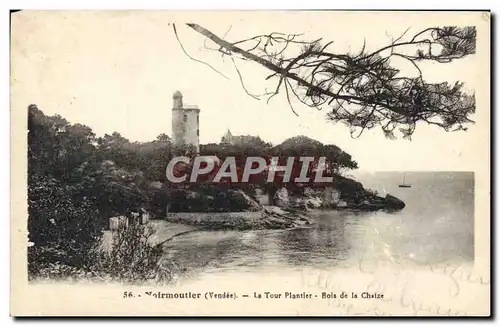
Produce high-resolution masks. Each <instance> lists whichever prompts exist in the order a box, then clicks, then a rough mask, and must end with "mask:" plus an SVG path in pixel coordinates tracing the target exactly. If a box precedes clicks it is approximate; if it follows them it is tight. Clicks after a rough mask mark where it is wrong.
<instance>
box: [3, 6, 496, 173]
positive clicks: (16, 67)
mask: <svg viewBox="0 0 500 326" xmlns="http://www.w3.org/2000/svg"><path fill="white" fill-rule="evenodd" d="M424 18H425V19H424ZM190 21H192V22H196V23H198V24H200V25H202V26H204V27H206V28H207V29H209V30H211V31H213V32H214V33H215V34H217V35H219V36H223V35H224V34H225V33H226V32H227V31H228V29H229V27H230V26H231V29H230V31H229V32H228V33H227V35H226V39H227V40H230V41H231V40H238V39H241V38H246V37H251V36H254V35H257V34H261V33H266V34H267V33H269V32H272V31H281V32H286V33H304V34H305V35H304V37H305V38H307V39H315V38H320V37H322V38H323V39H324V40H327V41H330V40H334V41H335V43H334V45H333V48H332V49H333V51H338V52H348V51H353V52H355V51H357V50H359V49H360V47H361V46H362V44H363V42H364V40H366V44H367V48H368V49H375V48H377V47H380V46H383V45H386V44H387V43H388V42H390V40H391V36H392V37H397V36H399V35H400V34H401V33H402V32H404V31H405V30H406V29H407V28H409V27H410V28H411V29H410V30H409V32H408V35H411V34H412V33H415V32H418V31H419V30H422V29H425V28H427V27H431V26H443V25H450V24H451V25H462V26H464V25H471V24H472V25H477V26H478V42H481V44H484V43H485V40H487V39H488V38H489V35H485V33H488V28H489V27H488V25H487V22H486V21H485V20H483V19H482V17H481V14H480V13H473V14H470V13H469V14H468V13H448V14H446V15H444V14H442V13H428V14H426V13H418V12H417V13H392V14H390V13H371V14H369V13H355V12H351V13H347V14H346V13H338V12H337V13H333V12H326V11H323V12H306V13H304V12H285V13H278V12H269V13H257V12H252V13H250V12H247V13H242V12H240V13H229V12H226V13H208V12H207V13H188V14H186V13H184V14H180V13H173V12H167V11H157V12H147V11H144V12H141V11H135V12H134V11H131V12H85V11H82V12H29V11H28V12H20V13H16V14H14V15H13V18H12V33H13V34H12V63H11V69H12V109H23V107H24V108H26V107H27V105H29V104H31V103H35V104H37V105H38V106H39V108H41V109H42V110H43V111H44V112H45V113H46V114H49V115H52V114H56V113H57V114H60V115H62V116H63V117H65V118H66V119H68V120H69V121H70V122H72V123H82V124H85V125H88V126H89V127H91V128H92V129H93V130H94V132H95V133H96V134H97V135H103V134H105V133H112V132H114V131H117V132H119V133H120V134H122V135H123V136H125V137H127V138H128V139H130V140H132V141H149V140H153V139H155V138H156V136H157V135H159V134H160V133H166V134H168V135H170V134H171V108H172V95H173V93H174V92H175V91H176V90H179V91H181V92H182V93H183V95H184V102H185V103H187V104H196V105H198V106H199V107H200V109H201V113H200V140H201V143H208V142H219V141H220V138H221V137H222V136H223V134H224V133H225V132H226V130H227V129H228V128H230V129H231V131H232V133H233V134H234V135H240V134H251V135H259V136H261V138H263V139H264V140H266V141H270V142H272V143H274V144H276V143H279V142H281V141H283V140H284V139H286V138H288V137H292V136H296V135H306V136H309V137H311V138H314V139H317V140H319V141H321V142H323V143H327V144H336V145H338V146H339V147H341V148H342V149H344V150H345V151H347V152H348V153H350V154H352V156H353V158H354V159H355V160H356V161H358V163H359V166H360V168H361V169H363V170H472V169H473V168H472V165H473V162H474V158H475V155H476V154H475V146H474V144H475V143H476V142H477V141H478V140H479V139H480V138H484V141H488V139H487V138H486V137H489V133H484V128H488V126H486V125H484V124H481V123H478V124H476V125H475V126H471V128H470V130H469V131H468V132H460V133H446V132H444V131H442V130H439V129H437V128H436V127H431V126H426V125H418V127H417V130H416V132H415V134H414V136H413V140H412V141H408V140H402V139H401V140H388V139H386V138H385V137H384V136H383V134H382V132H381V131H380V130H379V129H377V130H372V131H369V132H365V133H364V134H363V136H362V137H361V138H359V139H352V138H351V137H350V134H349V130H348V128H347V127H345V126H343V125H340V124H338V125H335V124H332V123H330V122H327V121H326V120H325V112H320V111H317V110H314V109H311V108H308V107H304V106H300V105H299V104H298V103H297V104H295V109H296V111H297V113H298V114H299V117H297V116H295V115H294V114H293V113H292V111H291V110H290V107H289V106H288V104H287V102H286V97H285V96H284V94H280V95H278V96H276V97H275V98H274V99H273V100H271V102H270V103H269V104H267V103H266V101H265V100H260V101H258V100H255V99H253V98H252V97H250V96H248V95H247V94H246V93H245V91H244V90H243V88H242V87H241V84H240V81H239V77H238V74H237V72H236V70H235V69H234V66H233V64H232V62H231V60H229V59H228V58H226V59H224V61H222V59H221V56H220V54H217V53H213V52H210V51H207V50H204V49H202V48H203V44H204V38H203V37H201V36H200V35H199V34H197V33H195V32H194V31H192V30H190V29H189V28H187V27H186V26H185V25H182V23H183V22H190ZM173 22H175V23H177V26H178V33H179V37H180V38H181V41H182V43H183V45H184V46H185V48H186V51H187V52H188V53H189V54H190V55H192V56H193V57H195V58H197V59H200V60H204V61H206V62H209V63H210V64H211V65H213V66H214V67H216V68H217V69H218V70H220V71H221V72H222V73H224V74H225V75H226V76H227V77H228V78H229V79H228V80H227V79H225V78H224V77H222V76H220V75H219V74H217V73H216V72H214V71H213V70H211V69H210V68H209V67H207V66H205V65H203V64H200V63H198V62H195V61H193V60H191V59H189V58H188V57H187V56H186V55H185V54H184V52H183V51H182V49H181V48H180V46H179V44H178V42H177V40H176V39H175V35H174V33H173V31H172V27H171V23H173ZM169 24H170V25H169ZM481 33H483V34H481ZM207 45H210V44H209V43H207ZM486 50H487V51H488V52H489V48H488V47H485V46H478V55H476V56H472V57H469V58H466V59H462V60H460V61H457V62H455V63H452V64H441V65H439V64H434V65H433V64H426V65H424V66H423V72H424V77H425V78H426V80H427V81H430V82H439V81H445V80H448V81H455V80H461V81H464V82H465V83H466V87H467V88H468V89H475V90H476V93H477V91H478V87H479V86H481V87H483V88H484V87H489V84H488V83H489V66H488V65H487V63H485V62H484V58H485V56H486V58H487V53H486ZM481 57H482V58H483V60H480V58H481ZM238 67H239V69H240V71H241V73H242V75H243V77H244V81H245V85H246V87H247V89H248V90H249V91H250V92H252V93H256V94H258V93H262V92H263V91H264V90H265V88H266V87H268V88H269V89H274V88H273V86H274V87H276V79H273V80H269V81H267V82H266V81H264V78H265V77H266V76H267V75H268V74H269V73H268V72H267V71H265V70H264V69H263V68H260V67H259V66H257V65H256V64H248V63H240V62H238ZM400 68H401V69H403V71H405V69H406V71H408V73H409V74H411V71H412V67H410V66H408V67H405V66H401V67H400ZM477 94H479V93H477ZM488 103H489V102H488V101H487V99H485V100H483V101H481V100H478V105H477V111H478V115H480V114H481V113H480V112H483V113H484V112H487V111H488V110H489V106H488ZM473 119H476V121H477V119H478V117H477V116H475V117H473ZM481 119H482V118H481V116H480V117H479V120H481ZM481 121H485V120H484V119H483V120H481ZM481 129H483V131H481ZM476 144H477V143H476Z"/></svg>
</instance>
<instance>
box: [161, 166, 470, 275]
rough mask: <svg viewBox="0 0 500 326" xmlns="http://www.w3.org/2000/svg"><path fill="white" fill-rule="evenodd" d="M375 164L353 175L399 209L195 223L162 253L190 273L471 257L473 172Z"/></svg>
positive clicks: (433, 261)
mask: <svg viewBox="0 0 500 326" xmlns="http://www.w3.org/2000/svg"><path fill="white" fill-rule="evenodd" d="M405 176H406V177H405V178H406V183H409V184H411V185H412V187H411V188H399V187H398V185H399V184H400V183H401V182H402V180H403V173H400V172H383V173H374V174H361V175H358V176H357V177H356V179H357V180H359V181H361V182H362V183H363V184H364V185H365V187H366V188H370V189H374V190H377V191H378V192H379V194H381V195H384V194H385V193H390V194H392V195H394V196H396V197H398V198H400V199H402V200H403V201H404V202H405V203H406V207H405V208H404V209H403V210H402V211H399V212H395V213H387V212H383V211H379V212H368V213H359V212H349V211H342V212H339V211H323V212H318V213H314V214H313V216H312V218H313V219H314V220H315V221H316V222H317V224H316V225H315V226H314V227H313V228H310V229H295V230H264V231H245V232H241V231H201V232H194V233H190V234H186V235H185V236H180V237H177V238H175V239H174V240H173V241H171V242H169V243H168V245H167V246H166V247H165V252H166V255H167V256H168V257H170V258H173V259H175V260H176V261H177V262H178V263H179V264H180V265H181V266H183V267H185V268H186V269H187V270H189V271H191V272H192V273H194V274H198V275H202V274H206V273H220V272H238V273H239V272H252V271H254V270H256V269H262V268H264V269H270V270H274V271H276V270H279V269H280V268H283V269H285V268H286V269H290V268H292V269H294V268H295V269H300V268H303V267H313V268H320V269H323V268H325V269H332V268H347V269H349V268H353V267H356V268H361V267H363V268H365V266H378V265H383V264H386V265H387V264H389V265H391V264H400V265H405V266H411V265H415V266H416V265H425V264H439V263H444V262H458V263H462V262H472V261H473V260H474V174H473V173H468V172H408V173H406V174H405Z"/></svg>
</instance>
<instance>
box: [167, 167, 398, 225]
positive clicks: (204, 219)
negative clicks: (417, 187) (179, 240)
mask: <svg viewBox="0 0 500 326" xmlns="http://www.w3.org/2000/svg"><path fill="white" fill-rule="evenodd" d="M176 200H177V203H178V206H177V207H178V208H182V209H180V210H177V211H175V212H172V211H171V212H168V213H167V216H166V218H165V220H166V221H167V222H171V223H180V224H185V225H192V226H200V227H203V228H205V229H209V230H221V229H233V230H250V229H252V230H255V229H257V230H258V229H288V228H299V227H309V226H311V225H313V224H314V221H313V220H312V219H311V218H309V217H308V212H309V211H311V210H314V211H318V210H319V211H321V210H354V211H376V210H387V211H397V210H402V209H403V208H404V207H405V203H404V202H403V201H402V200H400V199H398V198H396V197H394V196H392V195H390V194H387V195H385V197H381V196H379V195H378V194H377V193H376V192H373V191H370V190H367V189H365V188H364V187H363V185H362V184H361V183H360V182H357V181H355V180H353V179H349V178H345V177H342V176H337V177H336V178H335V179H334V182H333V183H332V184H331V185H327V186H325V187H323V188H310V187H302V188H300V189H298V190H297V189H294V190H291V191H289V190H288V189H287V188H286V187H284V186H282V187H280V188H277V189H276V190H275V191H273V192H272V195H270V194H269V192H268V193H265V192H264V191H263V189H253V190H252V191H250V190H245V191H244V190H243V189H238V188H235V189H231V188H230V189H225V190H223V189H217V188H214V187H212V188H205V189H203V190H201V189H199V190H195V189H189V190H181V191H179V192H178V193H177V197H176Z"/></svg>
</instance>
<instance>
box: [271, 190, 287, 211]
mask: <svg viewBox="0 0 500 326" xmlns="http://www.w3.org/2000/svg"><path fill="white" fill-rule="evenodd" d="M273 200H274V204H275V205H276V206H278V207H288V206H289V205H290V198H289V196H288V190H287V189H286V188H285V187H283V188H280V189H278V191H276V194H275V195H274V198H273Z"/></svg>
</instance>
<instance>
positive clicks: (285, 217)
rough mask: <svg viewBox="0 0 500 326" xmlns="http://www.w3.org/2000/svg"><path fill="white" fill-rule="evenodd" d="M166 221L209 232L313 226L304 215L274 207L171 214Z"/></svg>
mask: <svg viewBox="0 0 500 326" xmlns="http://www.w3.org/2000/svg"><path fill="white" fill-rule="evenodd" d="M166 220H167V221H168V222H171V223H182V224H188V225H197V226H201V227H203V228H206V229H209V230H224V229H233V230H252V229H287V228H294V227H303V226H306V225H310V224H311V221H310V220H309V219H308V218H307V217H305V216H303V215H300V214H294V213H290V212H285V211H282V210H281V209H279V208H278V207H274V206H268V207H266V208H264V209H263V210H262V211H259V212H230V213H229V212H228V213H169V214H168V216H167V217H166Z"/></svg>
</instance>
